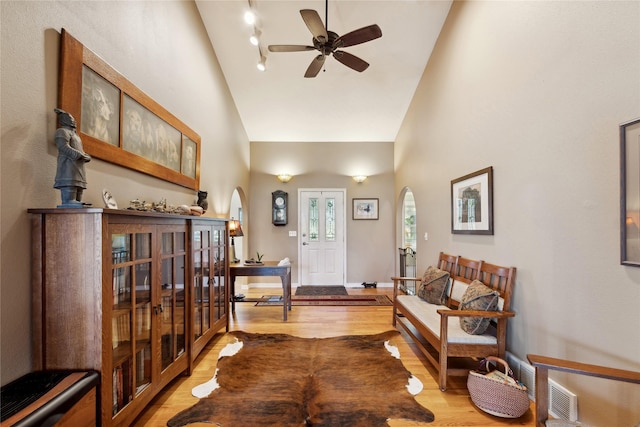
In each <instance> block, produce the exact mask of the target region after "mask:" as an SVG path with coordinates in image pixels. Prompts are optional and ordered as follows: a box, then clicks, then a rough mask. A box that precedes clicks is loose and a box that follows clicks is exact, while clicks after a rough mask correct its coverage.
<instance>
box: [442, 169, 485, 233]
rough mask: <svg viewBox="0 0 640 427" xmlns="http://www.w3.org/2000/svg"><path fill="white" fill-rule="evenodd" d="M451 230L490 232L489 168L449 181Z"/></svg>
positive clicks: (457, 231) (452, 231) (453, 231)
mask: <svg viewBox="0 0 640 427" xmlns="http://www.w3.org/2000/svg"><path fill="white" fill-rule="evenodd" d="M451 233H453V234H489V235H492V234H493V168H492V167H491V166H490V167H488V168H485V169H482V170H479V171H477V172H473V173H470V174H468V175H465V176H463V177H460V178H458V179H454V180H453V181H451Z"/></svg>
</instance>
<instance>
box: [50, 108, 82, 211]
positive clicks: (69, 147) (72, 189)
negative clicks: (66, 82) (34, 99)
mask: <svg viewBox="0 0 640 427" xmlns="http://www.w3.org/2000/svg"><path fill="white" fill-rule="evenodd" d="M53 111H55V112H56V113H57V114H58V120H59V123H60V127H59V128H58V129H57V130H56V134H55V137H54V141H55V144H56V147H58V167H57V170H56V180H55V183H54V184H53V188H57V189H59V190H60V193H61V198H62V204H60V205H58V207H59V208H81V207H83V206H85V205H86V204H85V203H82V193H83V191H84V190H85V188H87V178H86V174H85V171H84V164H85V163H87V162H89V161H91V156H89V155H88V154H87V153H85V152H84V150H83V148H82V141H81V140H80V136H78V133H77V132H76V120H75V119H74V118H73V116H72V115H71V114H69V113H67V112H66V111H64V110H61V109H59V108H55V109H54V110H53Z"/></svg>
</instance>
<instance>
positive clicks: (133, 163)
mask: <svg viewBox="0 0 640 427" xmlns="http://www.w3.org/2000/svg"><path fill="white" fill-rule="evenodd" d="M58 105H59V107H60V108H61V109H63V110H65V111H67V112H68V113H70V114H71V115H72V116H73V117H74V118H75V119H76V122H77V125H78V132H79V134H80V138H81V139H82V144H83V147H84V150H85V151H86V152H87V153H88V154H90V155H91V156H93V157H96V158H98V159H102V160H105V161H107V162H110V163H114V164H117V165H120V166H123V167H126V168H129V169H133V170H136V171H139V172H142V173H145V174H148V175H151V176H154V177H156V178H160V179H163V180H165V181H169V182H173V183H175V184H178V185H181V186H183V187H187V188H190V189H192V190H196V191H197V190H198V189H199V187H200V136H199V135H198V134H197V133H196V132H194V131H193V130H192V129H190V128H189V127H188V126H187V125H186V124H184V123H183V122H182V121H180V120H179V119H178V118H176V117H175V116H174V115H173V114H171V113H170V112H169V111H167V110H166V109H165V108H163V107H162V106H161V105H160V104H158V103H157V102H155V101H154V100H153V99H151V97H149V96H148V95H147V94H145V93H144V92H142V91H141V90H140V89H138V88H137V87H136V86H135V85H134V84H133V83H131V82H130V81H128V80H127V79H126V78H124V77H123V76H122V75H121V74H119V73H118V72H117V71H115V70H114V69H113V68H111V67H110V66H109V64H107V63H106V62H104V61H103V60H102V59H101V58H100V57H98V56H97V55H96V54H95V53H93V52H92V51H91V50H89V49H87V48H86V47H85V46H83V45H82V43H80V42H79V41H78V40H76V39H75V38H73V37H72V36H71V35H70V34H69V33H67V32H66V31H65V30H64V29H62V35H61V43H60V80H59V87H58Z"/></svg>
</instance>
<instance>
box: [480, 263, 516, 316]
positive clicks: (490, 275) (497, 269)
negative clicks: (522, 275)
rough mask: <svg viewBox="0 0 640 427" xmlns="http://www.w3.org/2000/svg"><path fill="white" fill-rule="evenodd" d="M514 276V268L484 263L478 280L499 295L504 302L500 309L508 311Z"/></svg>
mask: <svg viewBox="0 0 640 427" xmlns="http://www.w3.org/2000/svg"><path fill="white" fill-rule="evenodd" d="M515 276H516V269H515V267H502V266H499V265H495V264H490V263H488V262H485V263H483V264H482V267H481V268H480V272H479V275H478V280H480V281H481V282H482V283H484V284H485V285H486V286H487V287H489V288H491V289H493V290H496V291H498V292H499V293H500V297H501V298H502V299H503V300H504V305H503V307H502V309H503V310H506V311H508V310H510V307H511V292H512V290H513V280H514V279H515Z"/></svg>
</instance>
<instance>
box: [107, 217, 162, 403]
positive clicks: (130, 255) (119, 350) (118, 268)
mask: <svg viewBox="0 0 640 427" xmlns="http://www.w3.org/2000/svg"><path fill="white" fill-rule="evenodd" d="M152 246H153V245H152V233H151V232H150V231H149V232H146V231H140V232H127V230H126V227H114V230H113V232H112V233H111V255H112V268H111V276H112V277H111V282H112V296H113V305H112V310H111V314H112V315H111V344H112V358H111V366H112V377H113V378H112V396H113V400H112V403H113V405H112V413H113V415H116V414H117V413H118V412H119V411H121V410H122V409H123V408H124V407H125V406H126V405H127V404H128V403H129V402H131V400H133V399H134V397H135V396H136V395H137V394H139V393H140V392H142V390H144V389H145V388H146V387H147V386H148V385H149V384H150V383H151V280H152V273H151V272H152V260H151V257H152V255H151V253H152V249H151V248H152Z"/></svg>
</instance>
